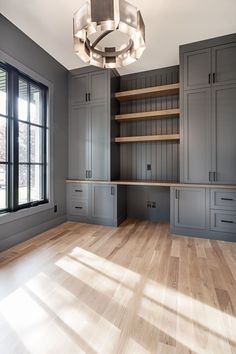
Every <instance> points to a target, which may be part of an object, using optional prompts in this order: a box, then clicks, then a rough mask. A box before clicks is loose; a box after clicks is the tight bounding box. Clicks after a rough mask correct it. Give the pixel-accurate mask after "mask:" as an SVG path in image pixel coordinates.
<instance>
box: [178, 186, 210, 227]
mask: <svg viewBox="0 0 236 354" xmlns="http://www.w3.org/2000/svg"><path fill="white" fill-rule="evenodd" d="M174 198H175V201H174V225H175V227H182V228H194V229H201V230H204V229H205V228H206V190H205V189H204V188H178V189H175V195H174Z"/></svg>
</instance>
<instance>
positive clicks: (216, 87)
mask: <svg viewBox="0 0 236 354" xmlns="http://www.w3.org/2000/svg"><path fill="white" fill-rule="evenodd" d="M180 78H181V115H182V120H181V156H180V159H181V160H180V161H181V166H180V169H181V182H186V183H221V184H235V183H236V139H235V133H236V36H235V35H231V36H225V37H220V38H218V39H212V40H208V41H202V42H198V43H194V44H189V45H184V46H181V47H180Z"/></svg>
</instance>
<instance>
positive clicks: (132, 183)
mask: <svg viewBox="0 0 236 354" xmlns="http://www.w3.org/2000/svg"><path fill="white" fill-rule="evenodd" d="M66 183H89V184H93V183H96V184H115V185H123V186H147V187H148V186H150V187H177V188H178V187H179V188H184V187H186V188H223V189H236V185H235V184H234V185H229V184H199V183H180V182H170V181H152V182H149V181H131V180H126V181H120V180H117V181H92V180H76V179H73V180H72V179H67V180H66Z"/></svg>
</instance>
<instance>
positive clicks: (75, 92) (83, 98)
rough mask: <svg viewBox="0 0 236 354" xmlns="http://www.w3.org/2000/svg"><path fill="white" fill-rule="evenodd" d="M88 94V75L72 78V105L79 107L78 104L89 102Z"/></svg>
mask: <svg viewBox="0 0 236 354" xmlns="http://www.w3.org/2000/svg"><path fill="white" fill-rule="evenodd" d="M88 92H89V76H88V74H85V75H77V76H73V77H72V78H71V84H70V95H71V104H72V105H77V104H81V103H85V102H87V101H88V99H87V95H88Z"/></svg>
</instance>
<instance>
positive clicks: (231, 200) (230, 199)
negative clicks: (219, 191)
mask: <svg viewBox="0 0 236 354" xmlns="http://www.w3.org/2000/svg"><path fill="white" fill-rule="evenodd" d="M221 200H228V201H230V202H233V199H232V198H221Z"/></svg>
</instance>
